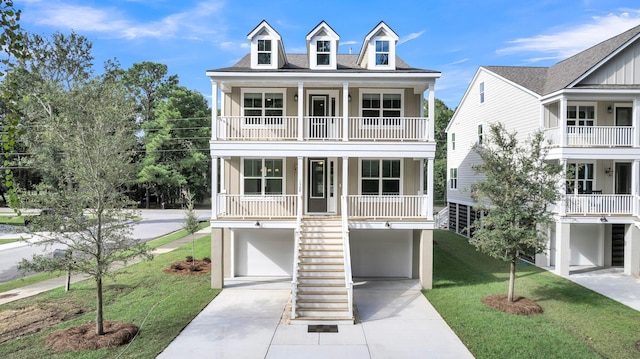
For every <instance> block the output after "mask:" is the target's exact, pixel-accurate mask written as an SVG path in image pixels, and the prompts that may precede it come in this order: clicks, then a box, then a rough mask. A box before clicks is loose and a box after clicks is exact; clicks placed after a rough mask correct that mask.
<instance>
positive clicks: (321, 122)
mask: <svg viewBox="0 0 640 359" xmlns="http://www.w3.org/2000/svg"><path fill="white" fill-rule="evenodd" d="M216 126H218V127H217V139H219V140H233V141H345V140H346V141H413V142H415V141H427V140H428V139H429V119H428V118H424V117H385V118H379V117H350V118H349V119H348V120H347V126H346V127H345V126H344V118H343V117H340V116H327V117H310V116H305V117H303V118H302V124H300V119H299V118H298V117H297V116H284V117H277V116H276V117H273V116H272V117H245V116H220V117H218V120H217V123H216ZM300 126H302V127H300ZM345 131H347V133H346V136H345Z"/></svg>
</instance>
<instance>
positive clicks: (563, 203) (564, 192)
mask: <svg viewBox="0 0 640 359" xmlns="http://www.w3.org/2000/svg"><path fill="white" fill-rule="evenodd" d="M560 164H561V165H562V173H563V175H562V176H560V183H559V186H558V188H560V205H559V206H558V214H559V215H561V216H565V215H567V203H566V196H567V189H566V186H567V182H566V178H567V160H560Z"/></svg>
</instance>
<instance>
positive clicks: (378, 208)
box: [347, 195, 427, 219]
mask: <svg viewBox="0 0 640 359" xmlns="http://www.w3.org/2000/svg"><path fill="white" fill-rule="evenodd" d="M426 206H427V196H424V195H414V196H357V195H351V196H347V211H348V214H349V218H353V217H366V218H374V219H375V218H412V217H425V216H426Z"/></svg>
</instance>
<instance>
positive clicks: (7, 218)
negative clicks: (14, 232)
mask: <svg viewBox="0 0 640 359" xmlns="http://www.w3.org/2000/svg"><path fill="white" fill-rule="evenodd" d="M0 224H10V225H12V226H24V217H23V216H16V215H14V214H2V215H0Z"/></svg>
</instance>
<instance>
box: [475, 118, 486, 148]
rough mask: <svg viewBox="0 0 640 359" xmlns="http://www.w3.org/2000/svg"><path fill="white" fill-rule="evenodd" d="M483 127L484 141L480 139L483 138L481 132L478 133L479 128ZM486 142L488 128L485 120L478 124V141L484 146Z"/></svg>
mask: <svg viewBox="0 0 640 359" xmlns="http://www.w3.org/2000/svg"><path fill="white" fill-rule="evenodd" d="M481 128H482V141H481V140H480V139H481V137H480V133H478V132H479V131H478V130H480V129H481ZM486 142H487V129H486V126H485V125H484V122H481V123H479V124H478V125H477V126H476V143H477V144H478V145H481V146H482V145H484V144H485V143H486Z"/></svg>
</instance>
